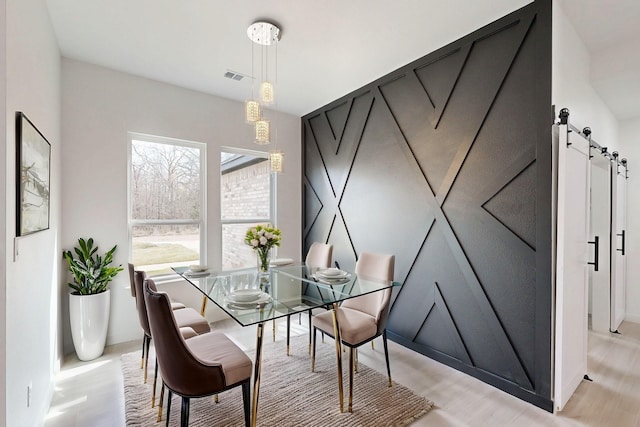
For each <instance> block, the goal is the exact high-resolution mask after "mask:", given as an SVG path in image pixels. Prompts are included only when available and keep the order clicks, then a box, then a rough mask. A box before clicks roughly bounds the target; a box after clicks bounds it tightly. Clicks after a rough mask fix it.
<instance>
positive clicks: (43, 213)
mask: <svg viewBox="0 0 640 427" xmlns="http://www.w3.org/2000/svg"><path fill="white" fill-rule="evenodd" d="M50 165H51V145H50V144H49V141H47V139H46V138H45V137H44V135H42V134H41V133H40V131H39V130H38V129H37V128H36V127H35V126H34V125H33V123H31V121H30V120H29V119H28V118H27V116H25V115H24V114H23V113H22V112H17V113H16V236H25V235H27V234H31V233H35V232H37V231H42V230H46V229H48V228H49V182H50V173H51V171H50Z"/></svg>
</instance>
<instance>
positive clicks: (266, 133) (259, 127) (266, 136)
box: [256, 119, 271, 145]
mask: <svg viewBox="0 0 640 427" xmlns="http://www.w3.org/2000/svg"><path fill="white" fill-rule="evenodd" d="M270 139H271V132H270V126H269V120H264V119H261V120H258V121H257V122H256V143H257V144H260V145H264V144H268V143H269V141H270Z"/></svg>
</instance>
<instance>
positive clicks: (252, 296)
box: [226, 289, 271, 308]
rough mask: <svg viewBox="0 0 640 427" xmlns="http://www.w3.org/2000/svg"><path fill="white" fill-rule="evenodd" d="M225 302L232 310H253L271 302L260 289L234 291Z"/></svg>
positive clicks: (268, 296)
mask: <svg viewBox="0 0 640 427" xmlns="http://www.w3.org/2000/svg"><path fill="white" fill-rule="evenodd" d="M226 300H227V303H228V304H229V306H231V307H232V308H255V307H257V306H259V305H262V304H266V303H268V302H269V301H271V296H270V295H269V294H267V293H264V292H262V291H261V290H260V289H236V290H235V291H232V292H231V293H230V294H229V295H227V296H226Z"/></svg>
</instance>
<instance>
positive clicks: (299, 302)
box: [173, 264, 394, 326]
mask: <svg viewBox="0 0 640 427" xmlns="http://www.w3.org/2000/svg"><path fill="white" fill-rule="evenodd" d="M173 270H174V271H175V272H176V273H178V274H179V275H180V276H182V277H183V278H184V279H185V280H186V281H187V282H188V283H190V284H191V285H192V286H194V287H195V288H196V289H197V290H198V291H200V292H201V293H202V294H203V295H204V296H206V297H207V298H208V299H209V300H210V301H212V302H213V303H215V304H216V305H217V306H218V307H220V308H221V309H222V310H224V311H225V312H226V313H227V314H229V315H230V316H231V317H232V318H233V319H235V320H236V321H237V322H238V323H240V324H241V325H243V326H248V325H253V324H256V323H260V322H264V321H267V320H272V319H277V318H279V317H284V316H287V315H291V314H295V313H300V312H303V311H307V310H309V309H313V308H316V307H326V306H328V305H331V304H333V303H336V302H340V301H344V300H346V299H349V298H353V297H357V296H360V295H364V294H368V293H371V292H376V291H380V290H382V289H386V288H389V287H391V286H393V285H394V282H388V281H381V280H375V279H368V278H364V277H358V276H357V275H356V274H355V273H350V272H342V273H338V274H335V272H334V274H333V275H328V273H326V272H325V271H324V270H320V269H317V268H311V267H307V266H306V265H304V264H299V265H289V266H283V267H272V268H271V269H270V270H269V272H268V273H266V274H260V273H259V272H258V270H257V269H256V268H248V269H240V270H232V271H221V272H210V273H207V272H198V273H191V272H190V270H189V268H188V267H173Z"/></svg>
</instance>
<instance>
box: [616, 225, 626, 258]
mask: <svg viewBox="0 0 640 427" xmlns="http://www.w3.org/2000/svg"><path fill="white" fill-rule="evenodd" d="M617 236H621V237H622V249H616V251H620V252H622V255H624V230H622V233H620V234H617Z"/></svg>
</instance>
